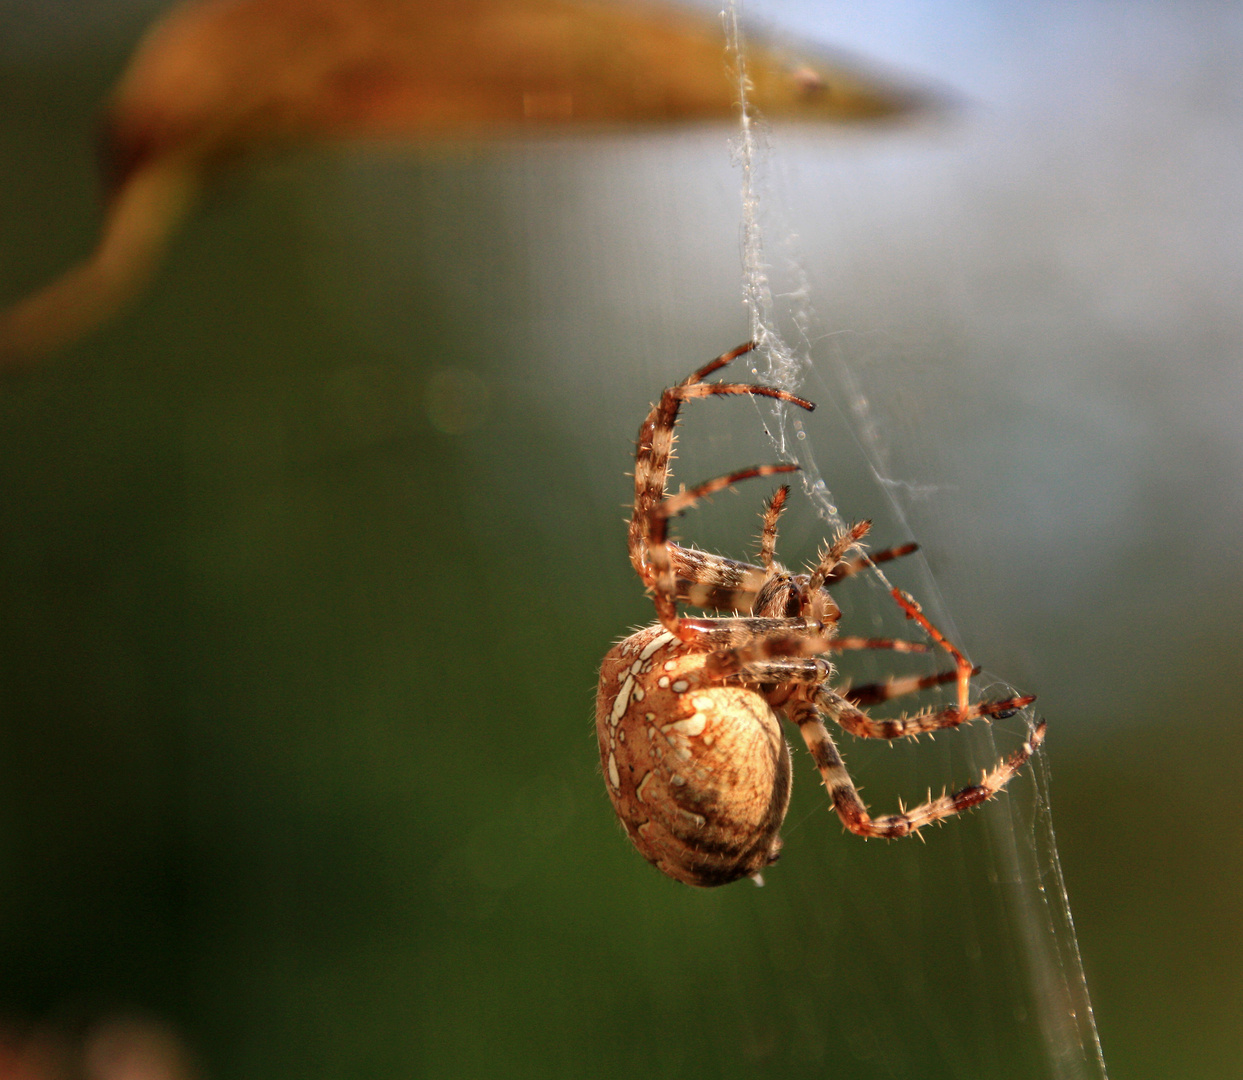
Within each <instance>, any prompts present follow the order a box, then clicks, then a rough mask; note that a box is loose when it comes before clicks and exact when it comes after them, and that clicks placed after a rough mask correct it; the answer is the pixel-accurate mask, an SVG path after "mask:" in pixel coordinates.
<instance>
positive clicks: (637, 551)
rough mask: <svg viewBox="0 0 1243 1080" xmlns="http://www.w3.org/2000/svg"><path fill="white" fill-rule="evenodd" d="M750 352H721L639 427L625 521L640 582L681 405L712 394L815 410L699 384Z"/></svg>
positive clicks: (758, 391) (671, 391)
mask: <svg viewBox="0 0 1243 1080" xmlns="http://www.w3.org/2000/svg"><path fill="white" fill-rule="evenodd" d="M753 348H755V345H754V343H753V342H748V343H747V344H745V345H739V346H738V347H737V348H736V349H733V350H731V351H730V352H727V353H722V354H721V355H720V356H718V357H717V358H716V359H715V360H713V361H711V362H710V363H708V364H705V365H704V366H703V367H702V368H700V369H699V370H697V371H695V372H692V373H691V374H690V375H688V376H687V377H686V378H685V379H683V380H682V382H680V383H678V384H677V385H676V386H671V387H669V388H668V389H667V390H665V391H664V393H662V394H661V396H660V401H659V402H657V403H656V405H654V406H653V407H652V410H651V411H650V412H649V413H648V414H647V417H646V419H644V421H643V423H642V425H641V426H640V427H639V445H638V448H637V450H636V451H635V463H634V464H635V468H634V513H633V514H632V516H631V519H630V534H629V546H630V561H631V563H632V564H633V565H634V568H635V572H636V573H638V574H639V576H640V577H641V578H643V579H644V581H647V575H646V573H645V569H644V563H645V561H646V560H645V556H646V554H647V553H646V551H645V547H644V542H643V541H644V534H645V532H646V526H645V522H646V519H647V517H648V515H649V514H650V513H651V512H652V511H653V510H654V509H655V508H656V506H657V505H659V503H660V502H661V501H662V500H663V499H664V497H665V481H666V479H667V477H668V475H669V459H670V458H671V457H672V455H673V442H674V429H675V428H676V427H677V422H678V410H679V409H680V408H681V406H682V402H683V401H689V400H690V399H692V398H700V397H711V396H714V395H750V396H752V397H769V398H774V399H776V400H778V401H788V402H790V403H791V404H794V405H798V406H799V407H800V408H803V409H807V410H808V411H809V412H810V411H811V410H813V409H815V405H813V404H812V403H811V402H810V401H806V400H804V399H803V398H800V397H796V396H795V395H794V394H791V393H789V392H788V391H785V390H781V389H778V388H777V387H775V386H760V385H753V384H742V383H705V382H703V381H702V380H703V379H704V378H706V377H707V376H708V375H711V374H712V373H713V372H714V371H717V370H719V369H720V368H722V367H724V366H725V365H726V364H728V363H730V361H732V360H734V359H736V358H737V357H739V356H741V355H743V354H744V353H746V352H750V351H751V350H752V349H753Z"/></svg>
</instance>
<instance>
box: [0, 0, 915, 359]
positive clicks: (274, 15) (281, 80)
mask: <svg viewBox="0 0 1243 1080" xmlns="http://www.w3.org/2000/svg"><path fill="white" fill-rule="evenodd" d="M746 65H747V73H748V75H749V77H750V79H751V82H752V86H753V88H752V91H751V98H752V100H753V102H754V104H755V105H756V107H757V108H758V109H759V110H760V112H762V113H763V114H765V115H766V116H769V117H772V118H784V117H796V118H802V119H807V120H811V121H857V120H868V119H874V118H880V117H887V116H893V115H896V114H899V113H902V112H906V111H909V109H910V108H911V107H912V106H913V105H915V104H916V103H917V102H916V98H915V97H914V95H912V94H910V93H906V92H903V91H900V90H897V89H895V88H893V87H889V86H885V85H883V84H881V83H879V82H877V81H876V80H873V79H871V78H869V77H867V76H864V75H862V74H859V73H855V72H851V71H849V70H846V69H844V68H841V67H838V66H836V65H832V64H826V63H824V62H820V61H817V60H815V59H814V58H808V57H807V56H803V55H791V54H789V53H788V52H786V51H784V50H779V49H777V48H775V47H773V46H771V45H766V44H762V43H759V42H755V41H748V42H747V46H746ZM737 99H738V87H737V82H736V76H735V75H734V74H733V73H731V72H730V70H729V65H728V62H727V57H726V55H725V35H724V32H723V29H722V26H721V22H720V19H719V18H718V17H716V16H714V15H712V14H710V13H707V12H703V11H690V10H686V9H681V8H677V7H669V6H665V5H659V4H655V3H650V4H649V3H635V2H620V0H613V2H609V3H603V2H601V3H593V2H585V0H584V2H574V0H199V2H197V3H189V4H185V5H183V6H181V7H178V8H175V9H174V10H173V12H172V13H171V14H170V15H169V16H168V17H167V18H166V19H165V21H164V22H163V23H161V24H159V25H157V26H156V27H155V29H153V30H152V31H151V32H150V33H149V34H148V35H147V37H146V39H145V40H144V42H143V43H142V44H141V46H140V47H139V49H138V52H137V54H136V55H135V57H134V59H133V61H132V63H131V64H130V67H129V70H128V71H127V72H126V74H125V76H124V78H123V79H122V81H121V84H120V85H119V87H118V88H117V89H116V91H115V93H114V95H113V99H112V102H111V104H110V107H109V109H108V115H107V120H106V122H105V129H104V139H103V146H104V161H105V169H106V173H107V175H106V177H105V180H106V183H107V190H108V204H107V213H106V219H105V222H104V228H103V236H102V238H101V241H100V243H99V246H98V248H97V249H96V251H95V252H94V253H93V254H92V255H91V256H90V257H89V258H88V259H87V260H86V261H85V262H83V263H81V264H80V265H79V266H77V267H75V268H74V269H72V270H70V271H69V272H68V273H67V274H65V275H64V276H63V277H61V278H60V279H59V280H57V281H56V282H54V283H53V284H52V285H51V286H49V287H48V288H46V289H44V290H43V291H41V292H38V293H36V294H34V295H33V296H31V297H28V298H27V299H25V300H23V301H21V302H20V303H18V304H17V305H15V306H14V307H13V308H10V309H9V310H8V311H7V312H4V313H3V314H0V367H14V366H18V365H20V364H22V363H24V362H28V361H30V360H33V359H35V358H37V357H39V356H42V355H46V354H47V353H49V352H51V351H53V350H54V349H56V348H58V347H60V346H63V345H65V344H67V343H69V342H71V341H73V340H75V339H77V338H78V337H80V336H81V335H83V334H85V333H86V332H88V331H89V330H90V329H92V328H93V327H94V326H96V325H97V324H99V323H100V322H102V321H103V320H104V319H106V318H108V317H109V316H110V315H111V314H113V313H114V312H115V311H116V310H117V309H119V308H120V307H121V306H122V305H123V304H124V303H125V301H126V300H127V299H129V298H130V297H131V296H133V295H134V294H135V293H137V291H138V290H139V289H140V288H141V287H142V286H143V285H144V284H145V283H146V281H147V279H148V278H149V276H150V274H151V273H152V271H153V270H154V269H155V267H156V265H157V264H158V262H159V259H160V256H161V254H162V252H163V248H164V245H165V244H166V243H167V241H168V238H169V236H170V235H171V234H172V233H173V231H174V230H175V228H176V226H177V224H178V222H179V221H180V220H182V218H183V217H184V216H185V215H186V214H187V213H188V212H189V211H190V209H191V208H192V207H193V205H194V203H195V201H196V199H197V196H198V194H199V192H200V191H201V189H202V187H203V186H204V184H205V183H206V182H208V181H209V180H210V179H211V177H212V175H213V174H214V173H215V172H217V171H218V170H219V169H220V168H221V167H222V166H225V165H227V164H229V163H231V162H232V161H234V160H235V159H238V158H243V157H246V156H248V155H251V154H253V153H255V152H257V151H260V150H263V149H267V148H270V147H274V146H281V145H286V144H292V143H298V142H304V143H305V142H308V141H315V140H342V139H351V138H375V137H393V138H401V139H405V140H411V141H413V142H422V143H426V142H429V141H433V140H445V139H477V140H482V139H488V138H493V137H498V136H500V137H513V136H514V135H518V134H521V133H523V132H538V131H548V130H550V129H553V128H559V129H565V128H567V127H577V128H578V129H582V130H593V129H595V130H599V129H608V128H617V127H620V126H632V127H633V126H635V125H657V124H669V123H687V122H696V121H708V120H728V119H730V118H732V117H734V116H736V113H737Z"/></svg>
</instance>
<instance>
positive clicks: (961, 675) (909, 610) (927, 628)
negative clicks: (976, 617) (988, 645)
mask: <svg viewBox="0 0 1243 1080" xmlns="http://www.w3.org/2000/svg"><path fill="white" fill-rule="evenodd" d="M893 598H894V599H895V600H896V601H897V602H898V607H900V608H901V609H902V610H903V611H904V612H906V617H907V618H908V619H914V620H915V622H917V623H919V625H920V626H922V627H923V628H924V632H925V633H927V635H928V636H929V637H930V638H932V640H933V641H935V642H936V643H937V644H938V645H940V646H941V648H943V649H944V650H945V651H946V652H947V653H949V654H950V656H952V657H953V658H954V664H955V667H956V668H957V680H956V681H957V683H958V708H959V709H960V710H963V711H965V710H966V708H967V699H968V697H969V695H970V690H971V676H972V675H973V674H974V673H975V668H974V667H973V666H972V664H971V661H970V660H968V659H967V658H966V657H965V656H963V654H962V651H961V650H960V649H959V648H958V646H956V645H955V644H954V643H953V642H952V641H950V640H949V638H947V637H946V636H945V635H944V634H943V633H941V631H940V630H938V629H937V628H936V627H935V626H933V625H932V623H930V622H929V621H928V618H927V616H925V615H924V613H923V609H922V608H920V606H919V605H918V604H917V603H916V602H915V598H914V597H913V596H911V594H910V593H905V592H903V591H902V590H901V589H894V590H893Z"/></svg>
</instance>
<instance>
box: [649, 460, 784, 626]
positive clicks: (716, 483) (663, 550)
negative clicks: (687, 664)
mask: <svg viewBox="0 0 1243 1080" xmlns="http://www.w3.org/2000/svg"><path fill="white" fill-rule="evenodd" d="M797 470H798V466H797V465H753V466H752V467H751V468H748V469H739V470H738V471H737V472H732V473H727V474H725V475H724V476H717V477H714V478H713V479H711V480H705V481H704V482H703V483H702V484H696V485H695V486H694V487H693V488H686V489H684V490H682V491H679V492H678V493H677V494H676V495H673V496H670V497H668V498H666V499H664V501H663V502H661V503H660V504H659V505H657V506H655V507H653V508H652V509H651V510H650V511H648V513H647V515H646V522H647V533H646V536H645V537H644V543H645V545H646V548H647V561H648V565H649V567H650V568H651V580H650V581H648V582H647V584H648V585H649V586H650V587H651V589H652V593H653V597H652V599H653V603H654V604H655V607H656V614H657V616H658V617H659V619H660V621H661V623H662V624H663V625H664V627H665V629H666V630H668V631H669V632H670V633H671V634H674V635H675V636H676V637H677V638H678V639H679V640H681V641H684V642H687V643H690V642H693V641H697V640H698V639H699V638H700V636H701V635H700V634H699V632H698V631H697V630H695V629H694V628H693V627H691V626H690V625H689V624H685V625H684V622H685V621H684V620H683V619H682V618H681V617H680V616H679V615H678V597H677V579H676V577H675V575H674V570H673V560H672V559H671V558H670V557H669V546H668V536H669V519H670V518H671V517H675V516H677V515H678V514H681V513H683V512H684V511H686V510H689V509H690V508H691V507H692V506H694V505H695V503H696V502H698V501H699V500H700V499H702V498H706V497H707V496H709V495H713V494H715V493H716V492H718V491H723V490H724V489H725V488H728V487H732V486H733V485H734V484H736V483H739V482H740V481H742V480H750V479H752V478H754V477H757V476H772V475H775V474H777V473H788V472H796V471H797Z"/></svg>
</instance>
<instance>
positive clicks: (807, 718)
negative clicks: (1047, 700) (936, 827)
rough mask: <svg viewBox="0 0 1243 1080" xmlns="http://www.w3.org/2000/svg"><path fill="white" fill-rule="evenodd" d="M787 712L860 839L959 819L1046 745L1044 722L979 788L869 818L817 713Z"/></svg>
mask: <svg viewBox="0 0 1243 1080" xmlns="http://www.w3.org/2000/svg"><path fill="white" fill-rule="evenodd" d="M787 712H788V714H789V716H790V719H791V720H793V721H794V722H795V723H796V724H797V725H798V729H799V732H800V733H801V734H802V736H803V741H804V742H805V743H806V744H807V749H808V751H809V752H810V754H811V757H812V760H813V761H814V762H815V763H816V767H817V768H818V769H819V770H820V775H821V777H822V778H823V780H824V786H825V788H826V790H827V791H828V793H829V801H830V802H831V803H832V804H833V809H834V810H835V811H836V812H837V816H838V817H839V818H840V819H841V821H842V824H843V825H845V826H846V828H847V829H849V830H850V831H851V832H852V833H855V834H856V835H858V836H875V837H887V838H888V837H893V838H897V837H901V836H909V835H910V834H911V833H913V832H917V831H918V830H920V829H922V828H923V827H924V826H925V825H931V824H932V823H933V822H934V821H940V820H941V819H942V818H947V817H950V816H952V815H954V814H961V813H962V812H963V811H964V810H968V809H970V808H971V807H973V806H978V805H979V804H980V803H982V802H986V801H987V800H989V799H991V798H992V797H993V796H994V795H996V794H997V793H998V792H999V791H1001V790H1002V788H1004V787H1005V786H1006V784H1008V783H1009V782H1010V780H1011V779H1012V778H1013V777H1014V775H1015V774H1016V773H1017V772H1018V771H1019V770H1020V769H1021V768H1022V767H1023V766H1024V765H1025V764H1027V761H1028V760H1029V759H1030V758H1031V756H1032V754H1034V753H1035V752H1036V750H1037V749H1038V748H1039V747H1040V744H1041V743H1042V742H1044V736H1045V722H1044V721H1043V720H1042V721H1040V723H1039V724H1037V725H1036V727H1035V728H1034V729H1033V730H1032V732H1031V734H1030V735H1029V736H1028V739H1027V741H1026V742H1025V743H1023V745H1022V747H1021V748H1020V749H1018V750H1016V751H1015V752H1014V753H1012V754H1011V755H1010V756H1009V757H1008V758H1006V759H1005V760H1003V761H1001V762H999V763H998V764H997V765H996V766H994V767H993V768H992V769H991V770H990V771H988V772H986V773H984V775H983V776H982V777H981V779H980V782H979V783H978V784H969V785H968V786H967V787H964V788H962V789H960V790H959V791H956V792H954V793H953V794H952V795H942V796H941V797H940V798H937V799H929V800H928V801H927V802H925V803H922V804H920V805H919V806H917V807H915V808H914V809H912V810H900V811H899V812H898V813H896V814H887V815H885V816H884V817H879V818H873V817H872V816H871V815H870V814H869V813H868V810H867V807H866V806H865V805H864V803H863V800H862V799H861V798H860V797H859V792H858V790H857V789H856V788H855V785H854V781H853V780H851V778H850V773H849V772H847V771H846V765H845V762H843V761H842V756H841V754H840V753H839V752H838V749H837V744H836V743H834V742H833V738H832V736H831V735H830V734H829V729H828V728H826V727H825V726H824V721H823V720H821V719H820V710H819V709H817V707H816V706H815V704H813V703H811V702H809V701H798V702H795V703H793V704H792V705H790V706H788V707H787Z"/></svg>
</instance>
